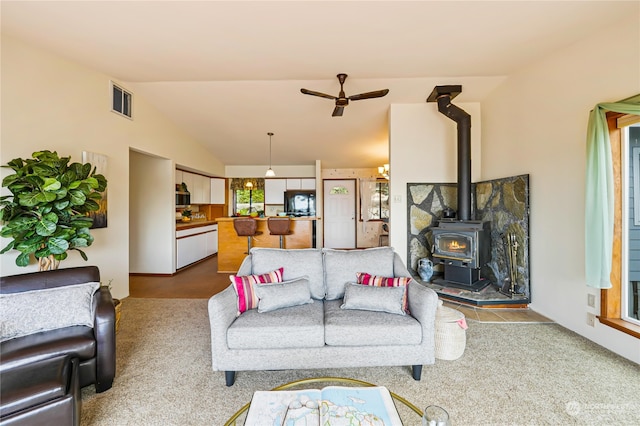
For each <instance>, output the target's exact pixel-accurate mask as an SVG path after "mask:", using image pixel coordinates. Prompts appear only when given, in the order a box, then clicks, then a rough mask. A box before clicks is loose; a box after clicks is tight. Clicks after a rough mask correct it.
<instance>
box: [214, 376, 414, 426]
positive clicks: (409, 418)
mask: <svg viewBox="0 0 640 426" xmlns="http://www.w3.org/2000/svg"><path fill="white" fill-rule="evenodd" d="M332 385H339V386H362V387H370V386H378V385H376V384H373V383H369V382H364V381H362V380H357V379H349V378H345V377H315V378H310V379H302V380H296V381H295V382H290V383H285V384H284V385H280V386H277V387H275V388H273V389H271V390H272V391H279V390H300V389H311V388H323V387H325V386H332ZM390 393H391V398H392V399H393V402H394V403H395V406H396V409H397V410H398V414H399V415H400V419H401V420H402V423H403V425H404V426H412V425H420V424H422V423H421V422H422V414H423V413H422V410H420V409H419V408H418V407H416V406H415V405H413V404H412V403H411V402H409V401H407V400H406V399H404V398H403V397H401V396H399V395H396V394H395V393H393V392H390ZM250 405H251V402H248V403H247V404H245V405H244V406H243V407H242V408H240V410H238V411H237V412H236V413H235V414H234V415H233V416H231V417H230V418H229V420H227V422H226V423H225V424H224V425H225V426H237V425H244V421H245V419H246V416H247V413H248V411H249V406H250ZM246 426H250V425H246Z"/></svg>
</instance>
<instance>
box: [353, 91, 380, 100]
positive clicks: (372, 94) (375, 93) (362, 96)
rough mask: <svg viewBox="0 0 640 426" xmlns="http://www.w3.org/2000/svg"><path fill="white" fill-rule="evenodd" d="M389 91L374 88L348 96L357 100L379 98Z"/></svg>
mask: <svg viewBox="0 0 640 426" xmlns="http://www.w3.org/2000/svg"><path fill="white" fill-rule="evenodd" d="M387 93H389V89H384V90H375V91H373V92H367V93H360V94H359V95H353V96H349V100H352V101H359V100H361V99H371V98H381V97H383V96H385V95H386V94H387Z"/></svg>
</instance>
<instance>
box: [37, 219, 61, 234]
mask: <svg viewBox="0 0 640 426" xmlns="http://www.w3.org/2000/svg"><path fill="white" fill-rule="evenodd" d="M54 216H55V214H54ZM55 218H56V221H55V222H52V221H50V220H47V219H43V220H41V221H39V222H38V224H37V225H36V233H37V234H38V235H42V236H43V237H47V236H49V235H53V233H54V232H55V230H56V223H57V222H58V217H57V216H55Z"/></svg>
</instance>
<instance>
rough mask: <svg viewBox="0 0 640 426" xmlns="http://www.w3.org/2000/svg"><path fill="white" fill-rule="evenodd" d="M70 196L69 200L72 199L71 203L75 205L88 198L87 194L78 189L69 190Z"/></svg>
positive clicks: (82, 202)
mask: <svg viewBox="0 0 640 426" xmlns="http://www.w3.org/2000/svg"><path fill="white" fill-rule="evenodd" d="M69 198H70V200H69V201H71V205H74V206H81V205H83V204H84V203H85V201H86V200H87V197H86V195H84V193H83V192H82V191H78V190H71V191H69Z"/></svg>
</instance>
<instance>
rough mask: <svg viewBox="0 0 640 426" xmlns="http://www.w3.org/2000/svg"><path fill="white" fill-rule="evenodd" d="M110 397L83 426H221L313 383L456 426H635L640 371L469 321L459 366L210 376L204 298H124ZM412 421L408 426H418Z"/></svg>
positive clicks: (580, 347)
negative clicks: (269, 392)
mask: <svg viewBox="0 0 640 426" xmlns="http://www.w3.org/2000/svg"><path fill="white" fill-rule="evenodd" d="M122 310H123V312H122V319H121V323H120V330H119V332H118V334H117V345H118V348H117V375H116V379H115V383H114V386H113V388H112V389H110V390H109V391H107V392H104V393H101V394H96V393H95V390H94V388H93V386H89V387H86V388H84V389H83V392H82V399H83V401H82V404H83V405H82V425H84V426H88V425H117V426H122V425H214V426H217V425H223V424H224V422H225V421H226V420H227V419H228V418H229V417H230V416H231V415H233V414H234V413H235V412H236V411H237V410H238V409H239V408H240V407H242V406H243V405H244V404H245V403H247V402H248V401H249V400H250V399H251V395H252V394H253V392H254V391H255V390H259V389H262V390H266V389H271V388H273V387H275V386H278V385H280V384H283V383H286V382H290V381H293V380H298V379H302V378H306V377H317V376H343V377H352V378H357V379H360V380H364V381H367V382H372V383H376V384H380V385H384V386H387V387H388V388H389V389H390V390H391V391H392V392H395V393H397V394H399V395H401V396H403V397H405V398H406V399H408V400H409V401H410V402H412V403H414V404H415V405H417V406H418V407H425V406H427V405H429V404H436V405H440V406H442V407H444V408H445V409H446V410H448V411H449V414H450V415H451V418H452V421H453V425H454V426H460V425H538V424H553V425H574V424H576V425H593V424H607V425H639V424H640V409H639V407H640V367H639V366H638V365H637V364H635V363H632V362H630V361H628V360H625V359H624V358H621V357H619V356H617V355H615V354H613V353H611V352H609V351H608V350H606V349H603V348H602V347H600V346H598V345H596V344H594V343H592V342H590V341H588V340H586V339H584V338H582V337H580V336H578V335H576V334H575V333H572V332H570V331H568V330H565V329H564V328H562V327H560V326H558V325H557V324H531V323H529V324H526V323H523V324H509V323H503V324H496V323H490V324H487V323H480V322H477V321H473V320H470V321H469V329H468V330H467V347H466V350H465V353H464V355H463V356H462V357H461V358H460V359H458V360H456V361H438V360H437V361H436V364H435V365H433V366H425V367H424V369H423V372H422V380H421V381H420V382H416V381H414V380H413V379H412V378H411V374H410V370H409V368H405V367H380V368H360V369H330V370H297V371H260V372H239V373H238V374H237V379H236V384H235V385H234V386H232V387H230V388H228V387H226V386H225V384H224V373H222V372H214V371H212V370H211V366H210V363H211V359H210V357H211V350H210V336H209V325H208V317H207V301H206V300H197V299H195V300H194V299H132V298H128V299H125V300H124V303H123V308H122ZM420 424H421V423H420V420H419V418H418V416H416V421H415V422H412V423H407V426H410V425H420Z"/></svg>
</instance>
